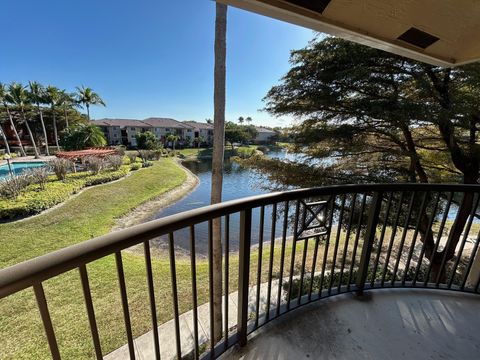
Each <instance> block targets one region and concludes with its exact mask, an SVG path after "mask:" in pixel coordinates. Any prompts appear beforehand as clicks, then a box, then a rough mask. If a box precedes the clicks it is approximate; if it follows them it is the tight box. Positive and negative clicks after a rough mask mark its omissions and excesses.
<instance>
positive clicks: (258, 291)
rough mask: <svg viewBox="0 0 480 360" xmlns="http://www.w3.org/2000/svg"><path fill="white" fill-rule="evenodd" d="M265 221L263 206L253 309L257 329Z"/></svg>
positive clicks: (263, 207)
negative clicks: (255, 298)
mask: <svg viewBox="0 0 480 360" xmlns="http://www.w3.org/2000/svg"><path fill="white" fill-rule="evenodd" d="M264 221H265V206H262V207H261V208H260V224H259V225H260V229H259V234H258V265H257V301H256V307H255V326H254V328H255V329H256V328H257V327H258V316H259V312H260V311H259V309H260V285H261V283H262V254H263V227H264Z"/></svg>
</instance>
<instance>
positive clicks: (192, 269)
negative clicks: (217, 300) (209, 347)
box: [190, 225, 200, 359]
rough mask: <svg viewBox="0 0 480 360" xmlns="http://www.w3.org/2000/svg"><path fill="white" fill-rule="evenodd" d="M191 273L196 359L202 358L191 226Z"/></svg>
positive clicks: (193, 229) (193, 231)
mask: <svg viewBox="0 0 480 360" xmlns="http://www.w3.org/2000/svg"><path fill="white" fill-rule="evenodd" d="M190 271H191V276H192V305H193V309H192V310H193V339H194V342H195V344H194V345H195V349H194V350H195V359H198V358H199V357H200V351H199V344H198V303H197V259H196V251H195V226H194V225H191V226H190Z"/></svg>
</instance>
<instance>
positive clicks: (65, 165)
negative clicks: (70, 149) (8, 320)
mask: <svg viewBox="0 0 480 360" xmlns="http://www.w3.org/2000/svg"><path fill="white" fill-rule="evenodd" d="M48 166H49V167H50V170H51V171H52V172H53V173H54V174H55V175H56V176H57V179H58V180H62V181H63V180H65V179H66V177H67V174H68V172H69V171H70V170H71V169H72V163H71V162H70V161H68V160H67V159H62V158H56V159H53V160H50V161H49V162H48Z"/></svg>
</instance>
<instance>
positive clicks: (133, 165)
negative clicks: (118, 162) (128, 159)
mask: <svg viewBox="0 0 480 360" xmlns="http://www.w3.org/2000/svg"><path fill="white" fill-rule="evenodd" d="M141 167H142V164H139V163H133V164H131V165H130V170H131V171H135V170H138V169H140V168H141Z"/></svg>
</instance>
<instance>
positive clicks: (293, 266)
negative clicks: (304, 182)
mask: <svg viewBox="0 0 480 360" xmlns="http://www.w3.org/2000/svg"><path fill="white" fill-rule="evenodd" d="M299 210H300V201H299V200H297V205H296V207H295V220H294V223H295V225H294V226H293V238H292V256H291V260H290V274H289V279H288V296H287V310H290V298H291V297H292V283H293V272H294V270H295V252H296V250H297V228H298V215H299Z"/></svg>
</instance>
